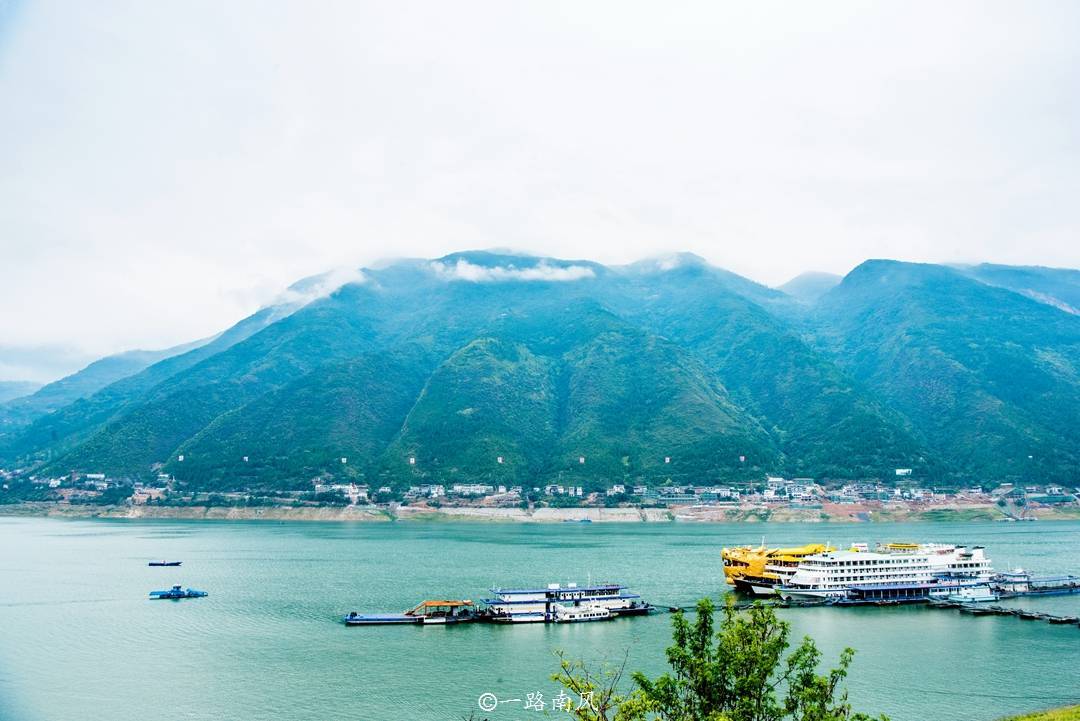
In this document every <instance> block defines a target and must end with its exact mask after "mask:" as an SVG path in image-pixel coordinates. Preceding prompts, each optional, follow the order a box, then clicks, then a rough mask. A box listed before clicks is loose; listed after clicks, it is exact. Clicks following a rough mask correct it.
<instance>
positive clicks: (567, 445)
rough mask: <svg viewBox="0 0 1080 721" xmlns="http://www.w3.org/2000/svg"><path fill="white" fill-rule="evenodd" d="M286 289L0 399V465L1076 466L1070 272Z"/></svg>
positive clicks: (673, 471) (1016, 472) (438, 476)
mask: <svg viewBox="0 0 1080 721" xmlns="http://www.w3.org/2000/svg"><path fill="white" fill-rule="evenodd" d="M285 297H286V298H287V300H286V301H285V302H282V303H280V304H276V305H272V306H269V307H267V308H263V309H262V310H260V311H258V312H257V313H255V314H254V315H252V316H250V317H249V318H246V319H244V320H242V321H241V322H240V323H238V324H237V325H235V326H233V327H232V328H229V329H227V330H225V331H224V332H222V333H220V334H219V335H217V336H215V337H213V338H210V339H205V340H202V341H197V342H194V343H192V344H189V345H187V346H181V347H177V348H173V349H169V350H167V351H160V352H157V353H146V352H137V353H134V354H123V355H121V356H113V357H110V358H107V359H103V360H102V361H98V362H97V363H95V364H92V365H91V366H89V367H88V368H86V369H85V370H83V371H81V372H80V373H77V374H75V375H73V376H70V377H68V378H65V379H63V380H61V381H58V382H56V383H52V384H49V385H47V386H45V387H43V388H41V389H39V390H38V391H36V392H35V393H33V394H31V395H28V396H25V397H22V398H16V399H12V400H8V401H6V402H3V403H0V465H4V466H6V467H9V468H11V467H20V468H24V469H32V470H34V471H35V472H38V473H43V474H54V475H59V474H62V473H66V472H68V471H70V470H79V471H84V472H103V473H109V474H111V475H118V476H127V477H132V478H138V477H145V476H148V475H150V474H151V473H153V472H155V471H157V470H159V469H164V470H165V471H166V472H168V473H171V474H173V475H175V476H176V477H177V478H178V479H181V480H184V481H186V482H188V483H189V484H191V485H192V486H193V487H197V488H202V489H207V490H225V489H245V488H246V489H252V488H264V489H289V488H309V487H310V482H311V480H312V478H315V477H323V478H335V479H354V480H363V481H365V482H368V483H371V484H373V485H375V484H377V485H391V486H395V487H402V486H407V485H411V484H416V483H419V482H441V483H455V482H461V483H465V482H482V483H497V484H504V483H505V484H515V485H540V484H543V483H547V482H561V483H566V484H573V485H581V486H584V487H586V488H589V489H593V488H600V487H603V486H606V485H608V484H610V483H612V482H624V481H626V482H646V483H650V484H654V485H659V484H662V483H666V482H675V483H682V482H694V483H706V482H711V481H717V482H724V481H740V480H749V479H754V478H761V477H763V476H764V475H766V474H784V475H789V476H803V477H812V478H815V479H824V480H840V479H860V478H877V479H893V478H895V469H897V468H911V469H912V470H913V475H914V476H915V477H917V478H920V479H923V480H925V481H927V482H930V483H934V484H937V485H945V486H958V485H960V484H966V483H972V482H976V483H980V482H988V481H998V480H1009V479H1012V480H1018V479H1019V480H1028V479H1038V480H1042V481H1047V482H1049V481H1064V482H1068V481H1074V480H1075V478H1076V477H1077V475H1078V471H1080V314H1078V311H1077V307H1078V306H1080V273H1078V272H1077V271H1072V270H1058V269H1049V268H1037V267H1013V266H997V265H978V266H962V267H961V266H955V267H954V266H942V265H925V264H913V263H901V262H896V261H889V260H870V261H866V262H864V263H862V264H861V265H859V266H858V267H857V268H855V269H854V270H853V271H851V272H850V273H849V274H848V275H847V276H845V277H843V278H840V277H837V276H830V275H827V274H808V275H806V276H801V277H800V278H797V279H795V280H793V281H792V282H790V283H788V284H786V285H785V286H781V287H780V288H779V289H771V288H767V287H765V286H762V285H759V284H757V283H754V282H753V281H750V280H748V279H746V278H743V277H741V276H738V275H736V274H733V273H730V272H728V271H725V270H723V269H720V268H717V267H714V266H711V265H709V264H708V263H706V262H705V261H704V260H702V259H701V258H699V257H697V256H693V255H689V254H679V255H674V256H668V257H664V258H659V259H651V260H646V261H641V262H639V263H635V264H631V265H627V266H605V265H601V264H598V263H594V262H590V261H584V260H562V259H555V258H538V257H533V256H525V255H516V254H511V253H496V252H480V251H477V252H466V253H456V254H452V255H449V256H446V257H443V258H439V259H436V260H423V259H407V260H398V261H394V262H389V263H385V264H382V265H379V266H377V267H374V268H364V269H361V270H360V271H358V272H350V273H349V274H347V275H346V276H344V277H342V276H341V275H340V274H328V275H325V276H316V277H313V278H308V279H304V280H303V281H300V282H299V283H297V284H296V285H294V286H293V287H292V288H290V292H289V293H287V294H286V296H285ZM181 459H182V460H181Z"/></svg>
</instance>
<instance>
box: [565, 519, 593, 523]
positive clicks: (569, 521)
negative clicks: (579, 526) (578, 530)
mask: <svg viewBox="0 0 1080 721" xmlns="http://www.w3.org/2000/svg"><path fill="white" fill-rule="evenodd" d="M563 523H592V519H591V518H564V519H563Z"/></svg>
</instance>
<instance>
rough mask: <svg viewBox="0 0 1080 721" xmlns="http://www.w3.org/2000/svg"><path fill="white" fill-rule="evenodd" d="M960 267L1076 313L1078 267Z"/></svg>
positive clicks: (1079, 288) (1079, 287)
mask: <svg viewBox="0 0 1080 721" xmlns="http://www.w3.org/2000/svg"><path fill="white" fill-rule="evenodd" d="M961 270H962V271H964V272H965V273H967V274H968V275H970V276H972V277H974V278H977V279H978V280H981V281H982V282H984V283H987V284H989V285H996V286H1000V287H1002V288H1008V289H1009V290H1013V291H1016V292H1017V293H1020V294H1022V295H1026V296H1027V297H1029V298H1031V299H1033V300H1037V301H1039V302H1040V303H1046V304H1047V305H1052V306H1054V307H1055V308H1058V309H1060V310H1064V311H1066V312H1067V313H1072V314H1074V315H1077V314H1080V271H1078V270H1070V269H1066V268H1042V267H1038V266H1019V267H1018V266H1012V265H991V264H990V263H983V264H982V265H974V266H965V267H961Z"/></svg>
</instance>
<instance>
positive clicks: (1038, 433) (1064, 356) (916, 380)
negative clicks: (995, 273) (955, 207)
mask: <svg viewBox="0 0 1080 721" xmlns="http://www.w3.org/2000/svg"><path fill="white" fill-rule="evenodd" d="M817 315H818V319H819V321H820V327H821V338H822V342H823V343H824V344H826V345H827V346H829V347H830V348H831V350H832V353H833V355H834V357H835V358H836V359H837V362H838V363H839V364H840V365H841V366H842V367H843V368H845V369H846V370H847V371H848V372H849V373H850V374H851V375H852V376H854V377H855V378H856V379H857V380H858V381H859V382H861V383H863V384H864V385H865V386H867V387H871V388H874V389H875V390H876V392H877V393H878V394H879V395H880V396H881V397H882V398H883V399H885V400H886V401H887V402H888V403H889V405H890V406H891V407H893V408H895V409H897V410H898V411H899V412H901V413H903V414H904V415H905V416H906V417H907V418H909V419H910V420H911V422H912V423H913V424H914V425H915V426H916V427H917V428H919V429H920V431H921V435H922V437H923V438H925V439H926V441H927V443H928V444H929V446H930V447H931V449H932V450H933V453H934V456H935V457H936V458H939V459H941V461H942V462H943V463H947V464H948V465H949V466H950V467H951V473H952V475H953V476H955V477H957V478H960V477H969V478H986V477H991V478H1000V477H1002V476H1016V477H1020V478H1040V479H1044V480H1057V481H1071V480H1074V479H1075V477H1076V471H1077V469H1078V467H1080V466H1078V463H1080V375H1078V371H1080V317H1078V316H1075V315H1072V314H1070V313H1066V312H1063V311H1061V310H1059V309H1057V308H1054V307H1052V306H1049V305H1046V304H1044V303H1041V302H1038V301H1035V300H1032V299H1030V298H1027V297H1025V296H1023V295H1020V294H1018V293H1015V292H1012V291H1009V290H1006V289H1003V288H998V287H992V286H988V285H986V284H984V283H981V282H978V281H977V280H975V279H972V278H970V277H967V276H965V275H964V274H963V273H960V272H958V271H955V270H953V269H950V268H945V267H941V266H932V265H918V264H910V263H898V262H894V261H868V262H866V263H864V264H862V265H861V266H859V267H858V268H856V269H855V270H854V271H852V272H851V273H850V274H849V275H848V276H847V277H846V278H845V279H844V282H843V283H841V284H840V285H839V286H838V287H837V288H836V289H834V290H833V291H831V292H830V293H829V294H827V295H826V296H825V297H824V298H823V299H822V301H821V303H820V304H819V306H818V308H817Z"/></svg>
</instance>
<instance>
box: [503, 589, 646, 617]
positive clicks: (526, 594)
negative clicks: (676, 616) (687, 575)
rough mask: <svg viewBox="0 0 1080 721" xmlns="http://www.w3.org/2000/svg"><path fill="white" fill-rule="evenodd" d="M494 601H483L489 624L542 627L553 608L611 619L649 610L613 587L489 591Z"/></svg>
mask: <svg viewBox="0 0 1080 721" xmlns="http://www.w3.org/2000/svg"><path fill="white" fill-rule="evenodd" d="M491 592H492V594H494V598H489V599H484V603H485V604H487V606H488V613H489V618H488V620H491V621H498V622H503V623H543V622H545V621H554V620H555V613H556V610H557V609H556V608H555V607H556V606H560V605H561V606H570V607H579V606H589V605H596V606H600V607H602V608H606V609H607V610H608V611H609V613H610V614H611V615H612V616H633V615H642V614H647V613H649V612H650V611H651V610H652V606H650V605H649V604H648V603H646V602H645V601H642V600H641V596H639V595H638V594H636V593H631V592H630V591H628V590H627V589H626V587H625V586H623V585H621V584H617V583H601V584H595V585H587V586H578V585H577V584H574V583H569V584H567V585H565V586H562V585H560V584H558V583H552V584H548V586H547V588H493V589H491Z"/></svg>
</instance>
